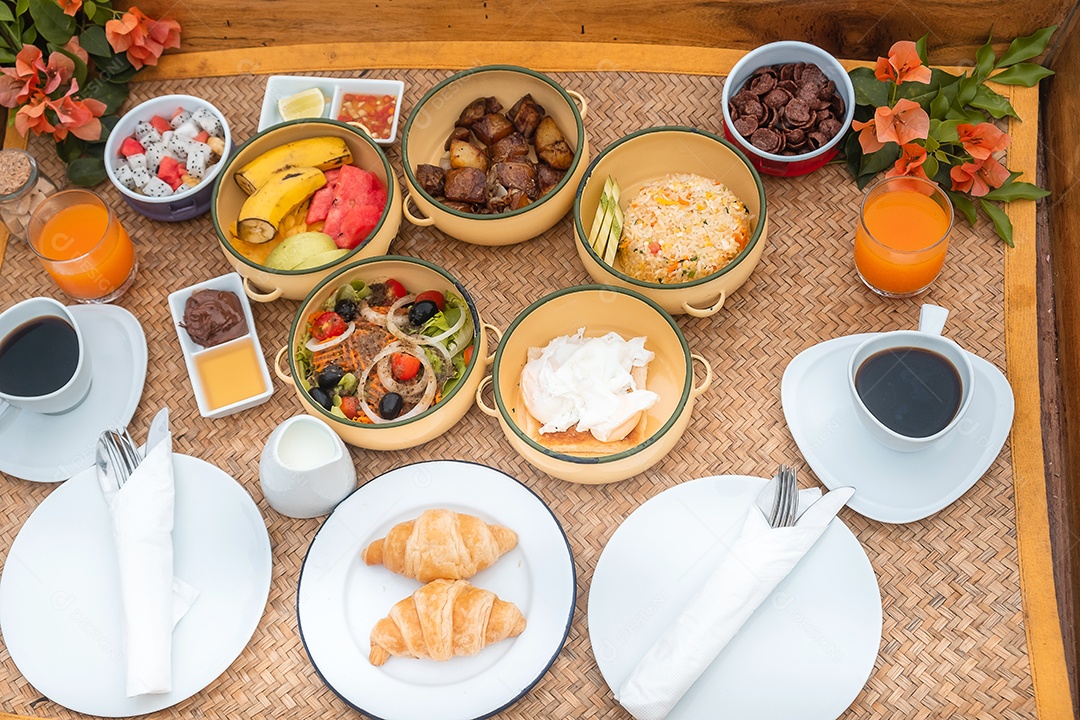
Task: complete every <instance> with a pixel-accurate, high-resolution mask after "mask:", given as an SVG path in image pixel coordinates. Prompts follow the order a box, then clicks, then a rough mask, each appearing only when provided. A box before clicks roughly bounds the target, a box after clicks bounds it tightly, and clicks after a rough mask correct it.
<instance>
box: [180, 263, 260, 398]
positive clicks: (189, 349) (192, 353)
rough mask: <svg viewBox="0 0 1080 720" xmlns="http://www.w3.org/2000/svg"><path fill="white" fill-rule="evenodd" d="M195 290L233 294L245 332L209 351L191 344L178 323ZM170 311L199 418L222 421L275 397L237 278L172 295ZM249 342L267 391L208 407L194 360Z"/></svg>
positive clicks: (217, 280) (226, 277)
mask: <svg viewBox="0 0 1080 720" xmlns="http://www.w3.org/2000/svg"><path fill="white" fill-rule="evenodd" d="M197 290H226V291H228V292H231V293H233V294H234V295H236V296H237V298H239V300H240V307H241V308H243V311H244V320H245V321H246V322H247V328H248V330H247V333H246V334H244V335H241V336H240V337H238V338H236V339H235V340H230V341H228V342H225V343H222V344H220V345H215V346H213V347H209V348H204V347H202V346H201V345H199V344H197V343H196V342H195V341H193V340H192V339H191V336H190V335H188V332H187V330H185V329H184V328H183V327H181V326H180V323H181V322H182V321H183V319H184V306H185V305H186V303H187V300H188V298H189V297H191V294H192V293H194V292H195V291H197ZM169 311H170V312H171V313H172V318H173V327H175V328H176V336H177V338H178V339H179V340H180V349H181V350H183V352H184V364H185V365H186V366H187V371H188V377H189V378H190V379H191V388H192V390H193V391H194V392H195V402H196V403H198V406H199V414H200V415H202V416H203V417H206V418H221V417H225V416H227V415H232V414H233V413H238V412H240V411H241V410H247V409H248V408H253V407H255V406H256V405H262V404H263V403H264V402H266V401H267V400H269V399H270V396H271V395H273V394H274V384H273V382H272V381H271V380H270V372H269V370H268V369H267V366H266V358H265V357H264V356H263V351H262V345H261V344H260V343H259V335H258V333H257V332H256V331H255V318H254V317H253V316H252V314H251V304H250V302H248V298H247V295H246V294H245V293H244V283H243V280H242V279H241V278H240V276H239V275H237V274H236V273H228V274H226V275H221V276H220V277H216V278H211V279H210V280H206V281H204V282H201V283H198V284H195V285H190V286H188V287H186V288H184V289H182V290H177V291H176V292H174V293H171V294H170V295H169ZM248 339H250V341H251V343H252V345H253V346H254V348H255V355H256V358H257V361H258V362H257V364H258V368H259V372H260V376H261V378H262V382H263V386H264V387H265V388H266V390H265V391H263V392H261V393H259V394H257V395H252V396H251V397H248V398H245V399H242V400H238V401H236V402H234V403H230V404H228V405H223V406H221V407H219V408H211V407H210V403H209V401H208V399H207V394H206V388H205V387H204V386H203V382H202V379H201V378H200V376H199V371H198V368H197V366H196V359H197V358H198V357H201V356H204V355H207V354H211V353H219V352H221V349H222V348H227V347H229V346H231V345H233V344H234V343H241V342H244V341H246V340H248Z"/></svg>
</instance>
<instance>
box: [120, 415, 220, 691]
mask: <svg viewBox="0 0 1080 720" xmlns="http://www.w3.org/2000/svg"><path fill="white" fill-rule="evenodd" d="M105 500H106V502H107V503H108V506H109V514H110V515H111V516H112V522H113V538H114V539H115V541H116V554H117V560H118V562H119V568H120V597H121V602H122V604H123V610H124V623H123V624H124V655H125V657H126V658H127V696H128V697H135V696H136V695H143V694H149V693H154V694H157V693H167V692H171V691H172V633H173V628H174V627H175V626H176V623H177V622H179V621H180V618H182V617H183V616H184V615H185V614H186V613H187V611H188V610H189V609H190V608H191V605H192V603H194V602H195V599H196V598H197V597H198V594H199V592H198V590H196V589H195V588H193V587H191V586H190V585H188V584H187V583H185V582H184V581H183V580H180V579H179V578H174V577H173V543H172V529H173V504H174V500H175V494H174V486H173V463H172V435H171V434H168V433H166V434H165V436H164V437H163V439H161V440H160V441H159V442H158V443H157V444H156V445H154V447H152V448H148V450H147V454H146V458H145V459H144V460H143V461H142V462H141V463H140V464H139V466H138V467H137V468H136V469H135V472H133V473H132V474H131V477H129V478H128V480H127V482H126V483H124V486H123V487H121V488H120V489H119V490H116V489H113V488H108V489H105Z"/></svg>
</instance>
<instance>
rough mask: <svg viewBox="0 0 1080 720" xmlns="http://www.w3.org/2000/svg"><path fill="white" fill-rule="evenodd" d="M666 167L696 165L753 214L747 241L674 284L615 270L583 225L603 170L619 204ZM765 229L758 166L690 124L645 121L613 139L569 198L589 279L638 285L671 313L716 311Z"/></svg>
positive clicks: (754, 258)
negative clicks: (731, 255)
mask: <svg viewBox="0 0 1080 720" xmlns="http://www.w3.org/2000/svg"><path fill="white" fill-rule="evenodd" d="M670 173H696V174H698V175H702V176H704V177H710V178H715V179H717V180H719V181H720V182H722V183H724V184H725V185H727V187H728V188H729V189H730V190H731V191H732V192H733V193H735V194H736V195H737V196H738V197H739V199H740V200H742V201H743V202H744V203H745V204H746V207H747V209H749V210H750V212H751V213H752V214H753V215H754V217H755V224H754V231H753V234H752V235H751V236H750V242H749V243H747V245H746V248H745V249H743V251H742V252H741V253H740V254H739V255H738V256H736V257H735V259H734V260H732V261H731V262H730V263H728V264H727V266H725V267H724V268H722V269H721V270H720V271H719V272H715V273H713V274H712V275H706V276H705V277H701V278H697V279H696V280H691V281H690V282H685V283H678V284H672V283H664V284H661V283H654V282H646V281H644V280H638V279H637V278H634V277H631V276H629V275H627V274H625V273H624V272H622V270H621V267H620V264H619V261H618V260H616V261H615V265H614V267H612V266H611V265H608V264H607V263H605V262H604V261H603V259H601V258H600V256H598V255H597V254H596V251H594V250H593V249H592V246H590V245H589V242H588V231H589V229H591V228H592V223H593V217H594V216H595V215H596V208H597V206H598V205H599V204H600V195H601V192H602V191H603V189H604V182H605V180H606V179H607V178H608V176H609V175H610V176H611V177H612V178H615V179H616V180H618V181H619V184H620V185H621V186H622V194H621V196H620V204H621V205H622V206H623V207H624V208H625V207H626V205H627V204H628V203H629V202H630V201H631V200H632V199H633V198H634V196H636V195H637V193H638V191H639V190H641V187H642V186H643V185H644V184H645V183H648V182H651V181H653V180H659V179H660V178H662V177H664V176H665V175H668V174H670ZM768 232H769V223H768V216H767V214H766V208H765V188H764V186H763V185H762V184H761V177H760V176H759V175H758V173H757V170H755V169H754V168H753V166H751V165H750V162H749V161H748V160H747V159H746V156H744V155H743V154H742V153H741V152H739V151H738V150H737V149H735V147H733V146H732V145H731V144H730V143H729V142H728V141H727V140H724V139H723V138H721V137H719V136H717V135H713V134H712V133H707V132H704V131H702V130H696V129H694V128H687V127H657V128H649V129H648V130H639V131H638V132H636V133H633V134H631V135H627V136H626V137H624V138H621V139H619V140H616V141H615V142H613V143H612V144H611V145H608V146H607V147H606V148H604V150H603V152H601V153H600V155H599V156H597V158H596V159H595V160H593V161H592V164H590V165H589V169H588V170H586V171H585V177H584V179H583V180H582V181H581V184H580V185H579V186H578V190H577V195H576V196H575V198H574V235H575V236H576V237H577V252H578V257H580V258H581V262H582V264H584V265H585V270H586V271H587V272H588V273H589V275H590V276H591V277H592V279H593V280H595V281H596V282H598V283H605V284H609V285H618V286H620V287H625V288H630V289H632V290H637V291H638V292H640V293H641V294H642V295H645V296H646V297H648V298H651V299H653V300H655V301H656V302H657V303H658V304H659V305H660V307H662V308H664V309H665V310H667V311H668V312H669V313H672V314H673V315H675V314H681V313H687V314H689V315H693V316H694V317H708V316H709V315H713V314H715V313H716V312H717V311H719V310H720V308H722V307H723V306H724V301H725V300H726V299H727V298H728V297H729V296H730V295H731V294H732V293H733V292H735V290H737V289H738V288H739V287H740V286H741V285H742V284H743V283H744V282H746V279H747V278H748V277H750V273H752V272H753V271H754V268H755V267H757V264H758V260H760V259H761V252H762V250H764V248H765V239H766V236H767V235H768Z"/></svg>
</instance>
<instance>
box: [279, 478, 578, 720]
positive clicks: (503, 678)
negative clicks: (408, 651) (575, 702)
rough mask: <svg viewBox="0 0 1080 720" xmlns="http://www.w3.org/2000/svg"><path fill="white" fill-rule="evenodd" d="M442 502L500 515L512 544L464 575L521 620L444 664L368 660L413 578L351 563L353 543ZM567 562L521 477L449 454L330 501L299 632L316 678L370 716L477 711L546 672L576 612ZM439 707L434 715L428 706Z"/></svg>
mask: <svg viewBox="0 0 1080 720" xmlns="http://www.w3.org/2000/svg"><path fill="white" fill-rule="evenodd" d="M428 508H447V509H450V510H456V511H458V512H465V513H469V514H471V515H476V516H477V517H480V518H482V519H484V520H486V521H487V522H491V523H498V524H500V525H505V526H506V527H508V528H510V529H511V530H514V531H515V532H517V534H518V545H517V547H515V548H514V549H513V550H511V551H510V552H508V553H507V554H506V555H503V556H502V557H501V558H499V560H498V562H496V563H495V564H494V565H493V566H491V567H490V568H488V569H487V570H484V571H483V572H481V573H478V574H477V575H476V576H475V577H473V578H472V579H470V582H471V583H472V584H474V585H476V586H477V587H482V588H485V589H487V590H490V591H492V592H494V593H495V594H497V595H498V596H499V597H500V598H501V599H503V600H508V601H510V602H513V603H514V604H515V605H517V606H518V607H519V608H520V609H521V612H522V613H523V614H524V615H525V620H526V622H527V623H528V624H527V626H526V628H525V631H524V632H523V633H522V634H521V635H519V636H518V637H516V638H512V639H510V640H503V641H502V642H500V643H496V644H494V645H491V646H490V647H487V648H485V649H484V650H482V651H481V652H480V653H478V654H476V655H473V656H470V657H456V658H451V659H450V660H447V661H445V662H435V661H433V660H414V659H409V658H399V657H391V658H390V659H389V660H388V661H387V662H386V664H385V665H383V666H381V667H375V666H373V665H371V664H370V663H369V662H368V652H369V651H370V647H371V646H370V644H369V637H370V633H371V628H372V627H373V626H374V625H375V623H376V622H377V621H378V620H379V619H380V618H382V617H384V616H385V615H386V614H387V613H388V612H389V611H390V608H391V607H393V605H394V603H396V602H398V601H399V600H401V599H403V598H406V597H409V596H410V595H412V594H413V592H415V591H416V590H417V588H419V587H420V583H418V582H416V581H415V580H411V579H409V578H405V577H401V576H399V575H395V574H394V573H391V572H390V571H389V570H387V569H386V568H384V567H382V566H380V565H376V566H372V567H368V566H367V565H365V564H364V563H363V562H361V561H360V559H359V558H360V551H361V550H362V549H363V548H364V547H365V546H367V544H368V543H370V542H371V541H372V540H376V539H378V538H380V537H383V536H384V535H385V534H386V532H387V531H388V530H389V529H390V528H391V527H393V526H394V525H396V524H397V523H399V522H403V521H405V520H411V519H413V518H415V517H417V516H418V515H419V514H420V513H421V512H423V511H424V510H426V509H428ZM575 596H576V581H575V572H574V559H573V556H572V555H571V553H570V545H569V543H568V542H567V540H566V535H565V534H564V533H563V530H562V527H560V525H559V522H558V520H556V519H555V516H554V515H553V514H552V513H551V510H549V509H548V507H547V505H545V504H544V502H543V501H542V500H541V499H540V498H539V497H538V496H537V495H536V494H534V493H533V492H532V491H531V490H529V489H528V488H527V487H525V486H524V485H522V484H521V483H520V482H518V481H517V480H515V479H514V478H512V477H510V476H509V475H505V474H504V473H501V472H499V471H498V470H495V469H493V468H489V467H485V466H483V465H477V464H473V463H467V462H458V461H451V460H442V461H432V462H423V463H417V464H415V465H407V466H405V467H401V468H397V469H396V470H391V471H390V472H388V473H386V474H385V475H380V476H379V477H377V478H375V479H374V480H372V481H370V482H368V483H367V484H365V485H363V486H362V487H360V488H359V489H358V490H357V491H356V492H354V493H353V494H352V495H350V496H349V497H348V498H347V499H346V500H345V501H343V502H342V503H341V504H340V505H338V506H337V509H336V510H334V512H333V514H332V515H330V517H329V518H327V519H326V521H325V522H324V523H323V525H322V527H321V528H320V529H319V532H318V534H316V535H315V539H314V540H312V542H311V548H310V549H309V550H308V553H307V557H306V558H305V559H304V566H303V568H302V569H301V570H300V587H299V590H298V591H297V598H296V605H297V614H298V616H299V624H300V636H301V638H302V639H303V641H304V647H305V648H307V652H308V656H309V657H310V658H311V662H312V664H313V665H314V666H315V669H316V671H318V673H319V677H321V678H322V679H323V681H324V682H325V683H326V684H327V686H329V687H330V689H331V690H333V691H334V692H335V693H337V695H338V696H339V697H341V698H342V699H343V700H344V701H345V702H347V703H348V704H349V705H351V706H352V707H353V708H355V709H357V710H359V711H360V712H362V713H364V715H365V716H368V717H373V718H385V719H387V720H406V719H416V720H428V719H429V718H431V717H433V713H436V714H437V715H438V717H439V718H440V720H460V719H463V718H470V719H471V718H482V717H487V716H488V715H491V714H493V713H495V712H498V711H499V710H501V709H502V708H505V707H507V706H509V705H510V704H512V703H514V702H515V701H517V700H518V699H519V698H521V697H522V696H523V695H525V693H527V692H528V691H529V689H530V688H532V686H533V685H535V684H536V682H537V681H538V680H539V679H540V678H541V677H543V675H544V673H546V672H547V670H548V668H549V667H550V666H551V663H552V662H554V661H555V657H556V656H557V655H558V654H559V651H560V650H561V649H562V646H563V643H564V642H565V640H566V635H567V633H568V632H569V631H570V622H571V620H572V619H573V617H574V600H575ZM436 708H437V711H436Z"/></svg>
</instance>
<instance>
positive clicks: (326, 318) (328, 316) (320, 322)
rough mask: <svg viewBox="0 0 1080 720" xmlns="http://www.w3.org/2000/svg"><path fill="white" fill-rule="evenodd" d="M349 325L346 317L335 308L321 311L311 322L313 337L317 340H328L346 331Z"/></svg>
mask: <svg viewBox="0 0 1080 720" xmlns="http://www.w3.org/2000/svg"><path fill="white" fill-rule="evenodd" d="M347 328H348V326H347V325H346V324H345V319H344V318H343V317H341V316H340V315H338V314H337V313H336V312H334V311H333V310H327V311H326V312H324V313H319V314H318V315H317V316H316V317H315V320H314V321H312V323H311V337H313V338H314V339H315V342H320V343H321V342H326V341H327V340H329V339H330V338H335V337H337V336H338V335H340V334H342V333H343V332H345V330H346V329H347Z"/></svg>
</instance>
